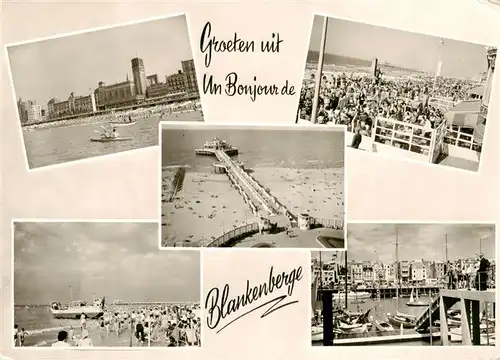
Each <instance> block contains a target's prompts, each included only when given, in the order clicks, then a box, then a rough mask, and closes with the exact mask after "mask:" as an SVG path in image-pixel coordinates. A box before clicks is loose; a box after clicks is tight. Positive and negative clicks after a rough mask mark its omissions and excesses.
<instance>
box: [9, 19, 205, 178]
mask: <svg viewBox="0 0 500 360" xmlns="http://www.w3.org/2000/svg"><path fill="white" fill-rule="evenodd" d="M6 49H7V53H8V58H9V62H10V70H11V77H12V83H13V87H14V93H15V96H16V101H17V109H18V115H19V122H20V125H21V127H22V133H23V138H24V146H25V149H26V156H27V161H28V164H29V168H30V169H34V168H39V167H43V166H48V165H56V164H62V163H66V162H69V161H74V160H80V159H86V158H92V157H96V156H101V155H108V154H115V153H118V152H122V151H127V150H135V149H141V148H145V147H148V146H153V145H157V142H156V141H157V137H156V134H157V132H158V122H159V121H160V120H164V121H165V120H167V121H168V120H172V119H175V120H177V121H203V113H202V111H201V103H200V94H199V90H198V82H197V77H196V69H195V66H194V60H193V55H192V51H191V45H190V40H189V34H188V27H187V22H186V17H185V16H184V15H179V16H174V17H168V18H161V19H155V20H149V21H143V22H136V23H134V24H127V25H120V26H113V27H109V28H106V29H99V30H93V31H86V32H81V33H77V34H71V35H65V36H57V37H53V38H50V39H43V40H37V41H30V42H26V43H21V44H10V45H7V47H6Z"/></svg>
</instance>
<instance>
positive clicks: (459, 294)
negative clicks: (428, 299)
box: [415, 290, 495, 346]
mask: <svg viewBox="0 0 500 360" xmlns="http://www.w3.org/2000/svg"><path fill="white" fill-rule="evenodd" d="M457 303H458V304H459V309H460V312H461V314H462V315H461V330H462V334H461V335H462V344H463V345H481V326H480V325H481V321H480V316H481V314H480V306H481V303H485V304H488V305H491V306H490V308H491V310H492V317H494V316H495V291H494V290H486V291H471V290H441V292H440V294H439V297H437V298H436V299H435V300H434V301H433V302H432V304H431V305H430V310H429V311H425V312H424V313H423V314H422V315H421V316H420V317H419V318H418V319H417V323H416V326H415V330H417V331H425V330H426V329H428V328H429V326H432V321H433V320H432V319H436V320H437V319H438V318H439V326H440V333H441V335H442V344H443V345H444V346H447V345H449V341H448V336H449V334H450V332H449V328H448V318H447V311H448V310H449V309H450V308H451V307H452V306H454V305H455V304H457ZM488 327H489V324H487V328H488ZM492 332H493V331H492ZM487 335H489V334H487Z"/></svg>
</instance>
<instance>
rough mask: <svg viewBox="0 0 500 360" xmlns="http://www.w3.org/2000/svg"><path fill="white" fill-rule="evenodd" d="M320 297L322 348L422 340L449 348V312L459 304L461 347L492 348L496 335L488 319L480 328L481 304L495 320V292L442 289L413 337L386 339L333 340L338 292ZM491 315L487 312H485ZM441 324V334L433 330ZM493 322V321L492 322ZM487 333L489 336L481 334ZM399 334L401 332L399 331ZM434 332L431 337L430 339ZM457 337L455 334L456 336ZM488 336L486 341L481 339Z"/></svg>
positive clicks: (393, 335)
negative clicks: (431, 341)
mask: <svg viewBox="0 0 500 360" xmlns="http://www.w3.org/2000/svg"><path fill="white" fill-rule="evenodd" d="M318 292H319V293H321V300H322V302H323V346H332V345H373V344H379V343H399V342H407V341H413V340H421V339H429V340H430V339H439V340H440V342H441V344H442V345H443V346H448V345H450V339H451V336H452V335H453V334H452V333H451V332H450V331H449V328H448V315H447V311H448V310H450V308H451V307H452V306H454V305H456V304H459V305H460V306H459V309H460V312H461V314H462V316H461V326H460V328H461V330H460V331H461V342H462V345H468V346H469V345H489V341H490V340H489V338H490V335H493V334H494V331H495V330H494V326H493V327H492V329H491V331H490V333H488V331H489V329H490V320H489V319H488V318H486V323H487V324H486V327H485V329H482V328H481V319H480V315H481V314H480V313H481V310H480V309H481V303H483V304H487V305H488V306H489V309H491V314H492V315H491V316H492V319H491V320H493V319H494V317H495V291H494V290H486V291H471V290H448V289H441V290H440V292H439V296H437V297H436V298H435V299H434V300H433V301H432V303H431V304H430V305H429V306H428V307H425V310H424V311H423V313H422V314H421V315H420V316H419V317H418V318H417V320H416V325H415V327H414V330H415V333H414V334H397V333H395V332H391V333H388V334H387V335H385V336H375V337H359V336H355V337H353V338H347V339H335V336H334V326H333V323H334V317H335V316H334V312H333V294H334V293H336V292H337V291H335V290H333V289H321V290H318ZM486 314H488V311H486ZM436 320H439V327H440V328H439V331H437V332H436V331H435V330H434V329H433V323H434V322H435V321H436ZM492 322H493V321H492ZM482 330H483V331H484V330H486V334H482V333H481V332H482ZM396 331H397V332H399V330H396ZM431 331H432V336H431ZM455 335H456V333H455ZM482 335H486V339H483V341H481V338H482V337H483V338H484V336H482Z"/></svg>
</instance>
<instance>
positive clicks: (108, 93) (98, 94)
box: [94, 79, 143, 110]
mask: <svg viewBox="0 0 500 360" xmlns="http://www.w3.org/2000/svg"><path fill="white" fill-rule="evenodd" d="M94 95H95V99H96V102H97V108H98V109H99V110H107V109H114V108H119V107H124V106H130V105H135V104H138V103H140V102H141V100H142V98H143V97H138V96H136V89H135V83H134V82H132V81H130V80H128V79H127V80H126V81H123V82H121V83H117V84H112V85H105V84H104V83H103V82H100V83H99V87H98V88H97V89H95V91H94Z"/></svg>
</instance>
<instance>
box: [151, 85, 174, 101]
mask: <svg viewBox="0 0 500 360" xmlns="http://www.w3.org/2000/svg"><path fill="white" fill-rule="evenodd" d="M169 94H170V91H169V88H168V84H166V83H157V84H154V85H151V86H149V87H148V88H147V89H146V96H147V98H148V99H154V98H159V97H166V96H167V95H169Z"/></svg>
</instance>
